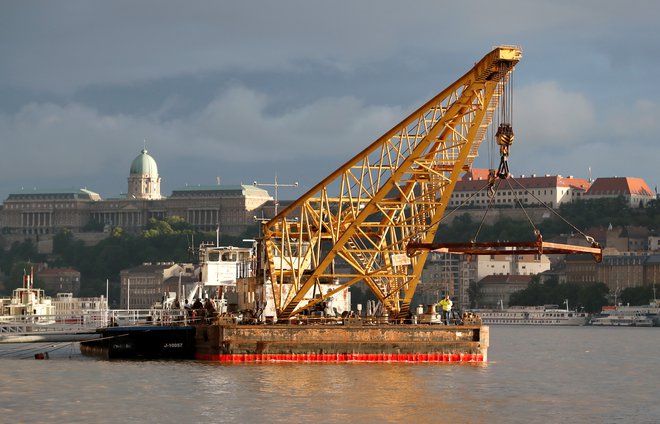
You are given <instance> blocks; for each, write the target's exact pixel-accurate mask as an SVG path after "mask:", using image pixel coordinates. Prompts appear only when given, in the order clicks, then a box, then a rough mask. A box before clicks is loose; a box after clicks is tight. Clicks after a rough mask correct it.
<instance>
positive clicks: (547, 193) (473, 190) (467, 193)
mask: <svg viewBox="0 0 660 424" xmlns="http://www.w3.org/2000/svg"><path fill="white" fill-rule="evenodd" d="M507 182H509V183H510V186H509V184H507ZM487 187H488V170H487V169H472V170H471V171H469V172H467V173H465V175H464V176H463V178H462V179H461V180H459V181H457V182H456V187H455V188H454V192H453V193H452V196H451V199H450V201H449V207H450V208H452V207H453V208H455V207H459V206H468V207H477V208H485V207H487V206H488V205H489V204H492V206H496V207H515V206H516V205H518V204H519V202H520V203H522V204H523V205H524V206H532V207H533V206H539V205H547V206H549V207H551V208H557V207H559V205H561V204H563V203H572V202H575V201H576V200H577V199H580V198H581V197H582V196H583V195H584V194H585V193H586V192H587V190H588V189H589V187H590V184H589V182H587V181H586V180H584V179H581V178H574V177H573V176H569V177H562V176H561V175H545V176H542V177H541V176H536V175H532V176H524V175H521V176H520V177H517V178H515V181H513V182H511V180H507V181H502V180H497V185H496V188H497V190H496V192H495V196H494V198H493V200H492V203H491V199H490V196H489V193H488V189H487Z"/></svg>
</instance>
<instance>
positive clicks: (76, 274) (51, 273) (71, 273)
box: [37, 268, 80, 296]
mask: <svg viewBox="0 0 660 424" xmlns="http://www.w3.org/2000/svg"><path fill="white" fill-rule="evenodd" d="M37 279H38V281H39V283H40V284H42V285H43V289H44V291H45V292H46V294H47V295H49V296H54V295H56V294H57V293H71V294H72V295H73V296H78V295H79V294H80V271H77V270H75V269H73V268H42V269H40V270H39V271H37Z"/></svg>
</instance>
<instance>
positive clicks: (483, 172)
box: [454, 169, 589, 191]
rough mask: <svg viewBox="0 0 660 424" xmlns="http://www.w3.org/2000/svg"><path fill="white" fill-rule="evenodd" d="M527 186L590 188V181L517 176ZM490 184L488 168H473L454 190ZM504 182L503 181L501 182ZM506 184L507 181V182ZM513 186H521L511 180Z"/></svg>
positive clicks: (479, 188) (480, 187) (558, 176)
mask: <svg viewBox="0 0 660 424" xmlns="http://www.w3.org/2000/svg"><path fill="white" fill-rule="evenodd" d="M515 180H516V181H517V182H519V183H520V185H522V186H523V187H525V188H528V189H532V188H537V189H538V188H556V187H573V188H578V189H583V190H585V191H586V190H587V189H589V182H588V181H587V180H584V179H582V178H573V177H562V176H561V175H545V176H543V177H537V176H531V177H522V176H521V177H518V178H515ZM487 184H488V170H487V169H472V170H471V171H469V172H466V173H465V175H464V176H463V178H462V179H461V180H459V181H457V182H456V187H455V188H454V191H477V190H481V189H482V188H483V187H484V186H486V185H487ZM500 184H502V183H500ZM505 184H506V183H505ZM500 187H502V186H501V185H500ZM511 187H513V188H514V189H517V188H520V186H518V184H516V183H515V182H513V181H512V182H511Z"/></svg>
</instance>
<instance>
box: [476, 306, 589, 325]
mask: <svg viewBox="0 0 660 424" xmlns="http://www.w3.org/2000/svg"><path fill="white" fill-rule="evenodd" d="M473 312H474V313H476V314H477V315H479V316H480V317H481V320H482V322H483V323H484V324H486V325H570V326H578V325H585V324H587V322H588V320H589V314H587V313H586V312H579V311H576V310H569V309H568V308H566V309H559V308H558V307H557V305H546V306H514V307H511V308H506V309H480V310H474V311H473Z"/></svg>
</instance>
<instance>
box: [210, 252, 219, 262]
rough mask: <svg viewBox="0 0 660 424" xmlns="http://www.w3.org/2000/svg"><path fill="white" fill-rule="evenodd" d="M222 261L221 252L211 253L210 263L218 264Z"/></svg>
mask: <svg viewBox="0 0 660 424" xmlns="http://www.w3.org/2000/svg"><path fill="white" fill-rule="evenodd" d="M219 260H220V252H209V262H218V261H219Z"/></svg>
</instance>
